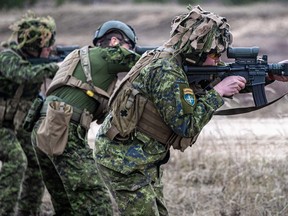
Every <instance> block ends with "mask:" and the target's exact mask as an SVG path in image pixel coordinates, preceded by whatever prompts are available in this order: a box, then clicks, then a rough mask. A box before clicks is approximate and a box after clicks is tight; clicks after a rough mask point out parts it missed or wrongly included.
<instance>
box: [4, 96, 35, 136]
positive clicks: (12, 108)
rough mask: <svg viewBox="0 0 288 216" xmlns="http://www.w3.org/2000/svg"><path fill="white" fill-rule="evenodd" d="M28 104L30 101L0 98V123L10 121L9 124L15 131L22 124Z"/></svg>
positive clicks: (29, 104)
mask: <svg viewBox="0 0 288 216" xmlns="http://www.w3.org/2000/svg"><path fill="white" fill-rule="evenodd" d="M30 106H31V102H30V101H26V100H15V99H14V98H12V99H4V98H0V125H3V123H4V122H11V124H10V123H9V125H11V126H12V127H13V129H14V130H15V131H17V130H18V129H19V128H20V127H21V126H23V122H24V119H25V116H26V114H27V112H28V110H29V108H30ZM9 127H10V126H9Z"/></svg>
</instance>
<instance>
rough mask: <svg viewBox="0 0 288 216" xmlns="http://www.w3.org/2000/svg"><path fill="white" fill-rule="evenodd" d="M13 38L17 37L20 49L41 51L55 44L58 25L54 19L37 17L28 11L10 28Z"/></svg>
mask: <svg viewBox="0 0 288 216" xmlns="http://www.w3.org/2000/svg"><path fill="white" fill-rule="evenodd" d="M10 29H11V30H12V31H13V34H12V36H14V35H17V36H16V37H17V42H18V48H24V49H29V50H36V51H38V50H41V49H42V48H43V47H50V46H52V45H53V44H54V42H55V34H56V24H55V21H54V19H53V18H52V17H50V16H47V17H37V16H36V15H35V14H34V13H33V12H31V11H28V12H27V13H26V14H25V15H24V16H23V17H22V19H20V20H19V21H17V22H15V23H14V24H12V25H11V26H10Z"/></svg>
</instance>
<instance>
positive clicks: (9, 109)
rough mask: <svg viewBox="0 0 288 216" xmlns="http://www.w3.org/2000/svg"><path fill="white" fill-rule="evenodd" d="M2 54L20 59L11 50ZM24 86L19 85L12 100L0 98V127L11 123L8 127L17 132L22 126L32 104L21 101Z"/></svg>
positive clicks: (6, 50)
mask: <svg viewBox="0 0 288 216" xmlns="http://www.w3.org/2000/svg"><path fill="white" fill-rule="evenodd" d="M2 52H12V53H13V54H15V55H17V56H18V57H19V58H21V59H22V57H21V56H20V55H19V54H18V53H17V52H15V51H14V50H12V49H5V50H3V51H2ZM23 89H24V84H20V85H19V86H18V88H17V90H16V92H15V94H14V96H13V97H12V98H4V97H1V96H0V126H2V125H3V124H6V123H5V122H11V123H12V125H11V124H8V126H9V127H10V126H13V129H14V131H17V130H18V129H19V128H20V126H22V123H23V120H24V118H25V116H26V114H27V112H28V110H29V108H30V106H31V104H32V102H31V101H27V100H25V99H21V97H22V95H23Z"/></svg>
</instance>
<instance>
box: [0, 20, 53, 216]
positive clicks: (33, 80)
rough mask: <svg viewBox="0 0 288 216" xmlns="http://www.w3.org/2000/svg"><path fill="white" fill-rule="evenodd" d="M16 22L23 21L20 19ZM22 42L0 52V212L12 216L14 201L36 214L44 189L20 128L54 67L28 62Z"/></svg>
mask: <svg viewBox="0 0 288 216" xmlns="http://www.w3.org/2000/svg"><path fill="white" fill-rule="evenodd" d="M30 19H33V20H35V19H38V18H35V17H33V18H32V17H30V18H29V17H26V18H24V20H25V21H27V20H28V21H29V20H30ZM20 23H22V24H23V23H24V22H23V20H21V21H20ZM28 23H29V22H28ZM17 24H19V23H17ZM16 27H17V25H16ZM14 30H15V29H14ZM18 30H19V29H18ZM15 31H16V32H17V30H15ZM18 36H19V37H20V36H21V35H20V34H19V35H18ZM26 36H27V32H26ZM18 39H19V38H18ZM22 39H23V38H22ZM18 41H19V40H18ZM22 42H23V40H22ZM24 44H25V43H23V44H17V43H16V42H11V43H6V44H5V47H4V48H5V49H4V50H3V51H2V52H1V53H0V73H1V80H0V86H1V87H0V101H1V104H0V107H1V108H0V110H1V114H0V116H1V117H0V118H1V119H0V123H1V127H0V142H1V145H0V160H1V161H2V169H1V172H0V215H13V213H14V211H15V209H16V208H15V206H16V204H17V201H18V200H19V201H18V209H19V210H21V211H22V213H26V215H36V214H37V212H38V211H39V207H40V204H41V200H42V195H43V192H44V184H43V181H42V176H41V172H40V169H39V164H38V161H37V158H36V155H35V152H34V149H33V146H32V145H31V138H30V136H31V135H30V133H29V132H27V131H25V130H24V129H23V128H22V123H23V120H24V117H25V115H26V113H27V112H28V110H29V107H30V105H31V103H32V100H33V99H34V98H35V97H36V96H37V95H38V93H39V90H40V86H41V84H42V82H43V79H44V78H45V77H49V76H50V77H52V76H53V75H54V74H55V73H56V71H57V69H58V66H57V64H55V63H50V64H37V65H32V64H30V62H29V61H28V60H27V59H28V58H33V56H29V54H28V53H26V52H24V51H23V49H24ZM22 87H23V89H22ZM20 89H21V90H20ZM17 97H19V98H17ZM21 184H22V185H21ZM20 191H22V192H21V193H20Z"/></svg>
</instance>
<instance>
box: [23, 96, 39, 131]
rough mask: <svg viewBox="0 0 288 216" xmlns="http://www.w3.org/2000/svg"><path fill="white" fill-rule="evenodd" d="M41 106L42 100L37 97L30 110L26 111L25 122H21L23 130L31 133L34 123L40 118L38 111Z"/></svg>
mask: <svg viewBox="0 0 288 216" xmlns="http://www.w3.org/2000/svg"><path fill="white" fill-rule="evenodd" d="M42 105H43V99H42V98H40V97H37V98H36V99H35V100H34V101H33V103H32V105H31V108H30V109H29V111H28V114H27V115H26V117H25V120H24V122H23V128H24V129H25V130H26V131H28V132H31V131H32V129H33V127H34V125H35V123H36V121H37V120H38V119H39V117H40V110H41V108H42Z"/></svg>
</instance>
